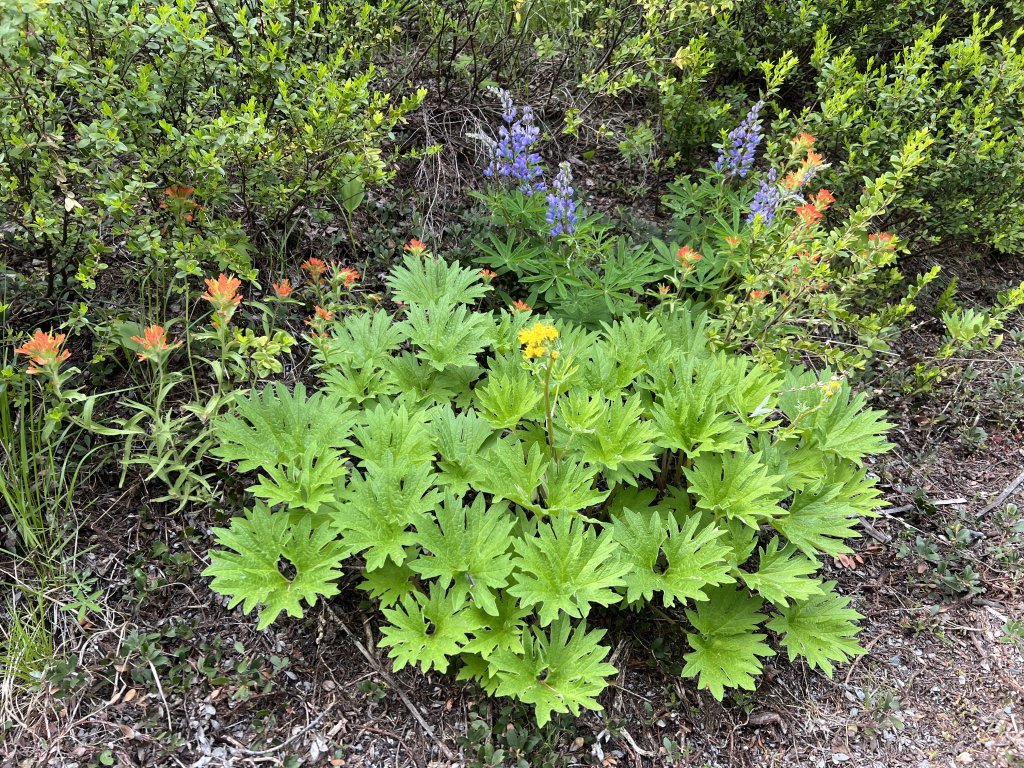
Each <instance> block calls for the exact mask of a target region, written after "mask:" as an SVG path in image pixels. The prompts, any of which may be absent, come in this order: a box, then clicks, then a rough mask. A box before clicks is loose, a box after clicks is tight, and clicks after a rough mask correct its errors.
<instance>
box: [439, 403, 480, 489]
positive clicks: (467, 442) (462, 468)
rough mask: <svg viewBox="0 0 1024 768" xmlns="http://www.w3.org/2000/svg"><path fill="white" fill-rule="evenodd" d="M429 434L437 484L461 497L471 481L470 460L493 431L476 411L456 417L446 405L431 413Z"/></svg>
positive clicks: (471, 464) (471, 463) (477, 453)
mask: <svg viewBox="0 0 1024 768" xmlns="http://www.w3.org/2000/svg"><path fill="white" fill-rule="evenodd" d="M429 430H430V434H431V436H432V437H433V439H434V446H435V449H436V451H437V454H438V460H437V468H438V470H439V473H438V475H439V476H438V482H439V483H442V484H444V485H446V486H448V487H449V488H450V489H451V490H452V491H454V492H455V493H463V492H464V491H465V490H466V489H467V488H468V486H469V482H470V480H471V478H472V466H473V460H474V459H475V458H476V457H477V456H478V455H479V453H480V450H481V449H482V448H483V446H484V443H486V442H487V441H488V440H489V439H490V438H491V436H492V435H493V434H494V430H493V429H492V428H491V425H490V424H488V423H487V421H486V420H485V419H482V418H480V417H479V416H478V415H477V414H476V412H475V411H466V412H465V413H460V414H459V415H456V414H455V411H454V410H452V407H451V406H450V405H448V404H445V405H440V406H437V407H436V408H434V409H432V410H431V411H430V425H429Z"/></svg>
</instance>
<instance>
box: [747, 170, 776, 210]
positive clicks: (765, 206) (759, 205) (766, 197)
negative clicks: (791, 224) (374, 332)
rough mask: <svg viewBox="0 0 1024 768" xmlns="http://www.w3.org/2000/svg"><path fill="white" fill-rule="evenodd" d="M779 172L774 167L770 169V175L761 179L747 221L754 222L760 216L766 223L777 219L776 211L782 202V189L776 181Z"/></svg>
mask: <svg viewBox="0 0 1024 768" xmlns="http://www.w3.org/2000/svg"><path fill="white" fill-rule="evenodd" d="M778 178H779V173H778V171H776V170H775V169H774V168H772V169H771V170H770V171H768V175H767V176H766V177H765V178H763V179H761V181H760V187H759V189H758V190H757V192H756V193H755V194H754V200H753V202H751V203H750V213H748V214H747V223H748V224H753V223H754V221H755V220H757V219H758V218H760V219H761V221H762V222H764V223H765V224H771V223H772V222H773V221H775V213H776V212H777V211H778V210H779V206H780V205H781V204H782V190H781V189H780V188H779V185H778V184H777V183H776V182H777V180H778Z"/></svg>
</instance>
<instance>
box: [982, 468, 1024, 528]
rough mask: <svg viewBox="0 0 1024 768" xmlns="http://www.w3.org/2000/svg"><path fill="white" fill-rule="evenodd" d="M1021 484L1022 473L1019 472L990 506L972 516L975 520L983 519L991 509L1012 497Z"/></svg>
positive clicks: (1022, 479)
mask: <svg viewBox="0 0 1024 768" xmlns="http://www.w3.org/2000/svg"><path fill="white" fill-rule="evenodd" d="M1022 484H1024V472H1021V473H1020V474H1019V475H1017V477H1015V478H1014V479H1013V481H1012V482H1011V483H1010V484H1009V485H1008V486H1006V488H1004V489H1003V492H1002V493H1000V494H999V495H998V496H996V498H995V500H994V501H993V502H992V503H991V504H986V505H985V508H984V509H982V510H981V511H980V512H979V513H978V514H976V515H975V516H974V517H975V519H980V518H982V517H984V516H985V515H987V514H988V513H989V512H991V511H992V510H993V509H995V508H996V507H998V506H999V505H1000V504H1002V503H1003V502H1004V501H1006V500H1007V499H1008V498H1010V496H1011V495H1013V492H1014V491H1016V490H1017V489H1018V488H1020V486H1021V485H1022Z"/></svg>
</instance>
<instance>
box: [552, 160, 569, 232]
mask: <svg viewBox="0 0 1024 768" xmlns="http://www.w3.org/2000/svg"><path fill="white" fill-rule="evenodd" d="M573 194H574V190H573V188H572V171H570V170H569V164H568V163H562V164H561V165H559V166H558V175H557V176H555V181H554V184H552V188H551V192H550V193H548V213H547V217H546V218H547V221H548V224H549V225H550V226H551V229H550V232H551V236H552V237H557V236H558V235H571V234H572V233H573V232H575V231H576V201H575V200H573V197H572V196H573Z"/></svg>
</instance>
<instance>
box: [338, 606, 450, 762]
mask: <svg viewBox="0 0 1024 768" xmlns="http://www.w3.org/2000/svg"><path fill="white" fill-rule="evenodd" d="M327 609H328V610H329V611H330V612H331V613H332V614H333V615H334V618H335V619H337V620H338V626H340V627H341V630H342V632H344V633H345V634H346V635H348V639H349V640H351V641H352V643H353V644H354V645H355V647H356V648H357V649H358V650H359V653H361V654H362V655H363V658H365V659H366V660H367V661H368V662H370V665H371V666H372V667H373V668H374V669H375V670H377V674H379V675H380V676H381V677H383V678H384V680H385V682H387V684H388V685H389V686H390V687H391V690H393V691H394V692H395V693H397V694H398V698H400V699H401V700H402V703H403V704H404V705H405V708H406V709H408V710H409V714H411V715H412V716H413V717H414V718H415V719H416V722H417V723H419V726H420V728H422V729H423V731H424V733H426V734H427V736H429V737H430V738H431V739H432V740H433V742H434V743H435V744H437V748H438V749H440V750H441V752H442V754H444V756H445V758H446V759H448V760H452V761H454V760H455V754H454V753H453V752H452V751H451V750H450V749H448V745H447V744H445V743H444V742H443V741H442V740H441V739H440V738H439V737H438V735H437V734H436V733H434V729H433V728H431V727H430V725H428V724H427V721H426V720H424V719H423V715H421V714H420V711H419V710H418V709H417V708H416V705H415V704H413V703H412V701H411V700H410V699H409V697H408V696H406V695H405V691H403V690H402V689H401V688H400V687H399V685H398V681H397V680H395V678H394V677H393V676H392V675H391V673H390V672H388V671H387V670H386V669H384V667H383V666H382V665H381V663H380V661H378V660H377V657H376V656H374V655H373V654H372V653H370V652H369V651H368V650H367V649H366V646H365V645H363V644H362V642H360V640H359V638H358V637H356V636H355V633H353V632H352V630H351V629H349V627H348V624H346V623H345V620H344V619H343V618H342V617H341V614H340V613H339V612H338V610H337V609H336V608H335V607H334V606H333V605H330V604H328V605H327Z"/></svg>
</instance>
